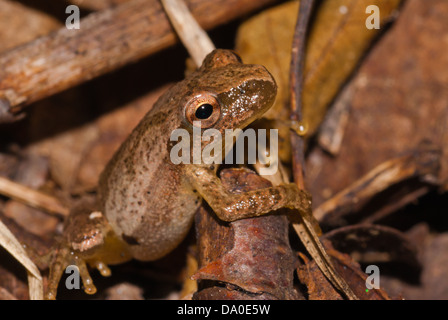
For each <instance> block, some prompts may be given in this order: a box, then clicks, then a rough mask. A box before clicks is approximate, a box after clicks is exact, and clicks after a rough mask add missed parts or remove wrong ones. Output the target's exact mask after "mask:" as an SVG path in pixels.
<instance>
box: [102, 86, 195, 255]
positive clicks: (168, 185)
mask: <svg viewBox="0 0 448 320" xmlns="http://www.w3.org/2000/svg"><path fill="white" fill-rule="evenodd" d="M177 87H180V88H181V86H179V85H177ZM172 92H176V87H173V88H172V89H171V90H169V91H168V92H167V93H166V94H165V95H163V96H162V97H161V98H160V99H159V100H158V101H157V103H156V104H155V105H154V107H153V108H152V109H151V110H150V111H149V112H148V113H147V115H146V116H145V117H144V118H143V119H142V121H141V122H140V123H139V125H138V126H137V127H136V128H135V129H134V131H133V132H132V133H131V135H130V136H129V137H128V139H127V140H126V141H125V142H124V143H123V144H122V146H121V147H120V149H119V150H118V151H117V152H116V154H115V155H114V157H113V158H112V159H111V161H110V162H109V164H108V165H107V167H106V168H105V170H104V171H103V173H102V174H101V177H100V183H99V196H100V202H101V204H102V210H103V212H104V213H105V215H106V217H107V219H108V221H109V223H110V224H111V226H112V227H113V229H114V230H115V232H116V233H117V234H118V236H121V237H122V238H123V240H124V241H126V242H127V243H128V244H129V245H130V248H131V252H132V254H133V256H134V257H135V258H137V259H140V260H155V259H158V258H160V257H162V256H164V255H165V254H166V253H168V252H169V251H171V250H172V249H174V248H175V247H176V246H177V245H178V244H179V242H180V241H182V239H183V238H184V237H185V235H186V233H187V232H188V230H189V228H190V226H191V223H192V220H193V215H194V213H195V211H196V209H197V208H198V206H199V205H200V204H199V198H198V197H197V196H195V194H192V193H191V192H189V191H188V188H185V187H184V182H183V181H182V178H181V177H182V170H183V168H184V166H183V165H182V164H179V165H175V164H173V163H172V162H171V160H170V157H169V156H170V155H169V150H168V144H169V138H170V136H171V133H172V131H173V130H174V129H176V128H179V126H180V124H181V119H180V117H179V114H178V108H177V105H178V101H176V96H179V95H175V96H173V94H172Z"/></svg>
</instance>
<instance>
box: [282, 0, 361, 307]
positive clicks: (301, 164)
mask: <svg viewBox="0 0 448 320" xmlns="http://www.w3.org/2000/svg"><path fill="white" fill-rule="evenodd" d="M313 5H314V0H301V1H300V6H299V13H298V18H297V23H296V29H295V33H294V39H293V44H292V51H291V69H290V97H291V99H290V101H291V120H292V121H299V122H300V121H302V120H303V119H302V91H303V77H304V76H303V70H304V64H305V63H304V61H305V47H306V45H305V44H306V34H307V29H308V25H309V21H310V17H311V12H312V9H313ZM291 150H292V161H293V176H294V181H295V183H296V184H297V186H298V187H299V189H302V190H303V189H305V154H304V153H305V144H304V141H303V139H302V137H300V136H299V135H298V134H296V133H295V132H292V133H291ZM293 228H294V230H295V231H296V233H297V235H298V236H299V238H300V240H301V241H302V243H303V244H304V245H305V247H306V249H307V250H308V252H309V253H310V255H311V256H312V257H313V259H314V260H315V261H316V264H317V265H318V266H319V269H320V270H321V271H322V273H323V274H324V276H325V277H326V278H327V279H328V280H329V281H330V282H331V283H332V284H333V285H334V286H335V287H336V288H338V289H339V290H340V291H341V292H342V293H343V294H344V295H345V296H346V297H347V298H348V299H350V300H357V299H358V297H357V296H356V294H355V293H354V292H353V291H352V289H351V288H350V286H349V285H348V284H347V282H346V281H345V280H344V278H342V277H341V276H340V275H339V274H338V273H337V272H336V270H335V268H334V266H333V264H332V262H331V259H330V257H329V256H328V254H327V252H326V251H325V248H324V247H323V245H322V243H321V242H320V240H319V237H318V234H316V232H315V231H314V227H313V226H312V224H311V222H310V221H307V220H306V219H305V218H302V223H300V224H297V223H294V224H293Z"/></svg>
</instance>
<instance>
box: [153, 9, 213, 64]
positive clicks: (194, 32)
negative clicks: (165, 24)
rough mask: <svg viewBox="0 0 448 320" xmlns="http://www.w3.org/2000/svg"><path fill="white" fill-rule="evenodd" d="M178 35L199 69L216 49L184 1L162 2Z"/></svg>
mask: <svg viewBox="0 0 448 320" xmlns="http://www.w3.org/2000/svg"><path fill="white" fill-rule="evenodd" d="M161 1H162V4H163V7H164V9H165V11H166V13H167V15H168V17H169V18H170V21H171V24H172V25H173V27H174V29H175V30H176V33H177V35H178V36H179V38H180V39H181V40H182V43H183V45H184V46H185V47H186V48H187V50H188V53H189V54H190V56H191V58H192V59H193V61H194V62H195V64H196V66H197V67H199V66H201V64H202V61H203V60H204V58H205V56H206V55H207V54H209V53H210V52H212V51H213V50H214V49H215V46H214V44H213V42H212V41H211V40H210V38H209V37H208V35H207V33H205V31H204V29H202V28H201V26H199V24H198V23H197V21H196V19H195V18H194V17H193V16H192V15H191V13H190V10H188V7H187V6H186V5H185V2H184V1H183V0H161Z"/></svg>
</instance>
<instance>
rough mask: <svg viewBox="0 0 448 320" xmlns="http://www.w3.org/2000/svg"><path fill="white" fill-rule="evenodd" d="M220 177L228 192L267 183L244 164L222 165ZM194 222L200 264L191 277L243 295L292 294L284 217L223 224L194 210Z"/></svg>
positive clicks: (290, 257) (292, 296)
mask: <svg viewBox="0 0 448 320" xmlns="http://www.w3.org/2000/svg"><path fill="white" fill-rule="evenodd" d="M221 180H222V182H223V185H224V186H225V187H226V188H227V189H228V190H229V191H230V192H245V191H249V190H254V189H258V188H263V187H268V186H270V185H271V184H270V183H269V182H268V181H267V180H264V179H263V178H261V177H260V176H258V175H257V174H256V173H255V172H253V171H251V170H248V169H224V170H223V171H222V172H221ZM196 222H197V223H196V228H197V231H198V232H197V236H198V248H199V249H200V250H199V252H200V257H199V262H200V264H201V265H200V269H199V271H198V272H197V273H196V274H195V276H194V278H195V279H197V280H214V281H219V282H224V283H226V284H227V288H228V290H227V291H233V289H232V288H239V289H240V290H241V289H242V290H243V291H245V292H246V293H249V294H246V295H245V296H247V297H251V296H253V295H256V296H257V298H259V299H266V298H268V299H282V300H283V299H297V298H298V294H297V292H296V291H295V290H294V288H293V275H294V264H295V257H294V255H293V253H292V250H291V248H290V245H289V238H288V225H289V222H288V218H287V217H286V216H283V215H269V216H263V217H258V218H251V219H243V220H238V221H234V222H231V223H229V224H223V223H222V222H221V223H219V222H218V221H216V220H214V219H213V218H212V217H211V214H210V213H209V212H204V213H199V214H198V216H197V218H196ZM217 235H219V236H217ZM215 239H216V240H215ZM217 241H220V243H219V244H217ZM218 291H219V290H218ZM220 292H221V291H220ZM221 294H223V295H224V296H227V295H228V294H229V293H225V291H222V292H221ZM204 295H205V296H208V293H207V292H206V293H202V291H201V292H200V295H199V296H200V297H202V298H203V297H204ZM196 296H197V295H196ZM231 297H234V298H235V296H234V295H231ZM231 297H230V296H229V297H227V298H231ZM239 298H242V297H239Z"/></svg>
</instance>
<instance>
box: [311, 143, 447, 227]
mask: <svg viewBox="0 0 448 320" xmlns="http://www.w3.org/2000/svg"><path fill="white" fill-rule="evenodd" d="M439 157H440V149H438V148H436V147H435V148H434V147H432V146H423V147H420V149H419V150H417V151H415V152H412V153H410V154H408V155H406V156H402V157H398V158H395V159H391V160H388V161H386V162H383V163H381V164H380V165H378V166H377V167H375V168H374V169H372V170H371V171H369V172H368V173H367V174H366V175H364V176H363V177H361V178H360V179H359V180H357V181H356V182H355V183H353V184H352V185H350V186H349V187H347V188H346V189H344V190H342V191H341V192H339V193H338V194H336V195H335V196H334V197H332V198H331V199H329V200H327V201H326V202H324V203H323V204H321V205H320V206H319V207H318V208H317V209H316V210H314V216H315V217H316V219H318V220H319V221H322V220H324V219H326V218H327V216H329V214H333V215H334V214H337V215H338V216H341V215H343V214H345V213H347V212H350V211H352V210H353V207H354V206H360V205H361V204H362V203H365V202H366V201H367V200H368V199H370V198H372V197H373V196H374V195H376V194H377V193H379V192H381V191H384V190H386V189H387V188H388V187H390V186H392V185H394V184H396V183H398V182H400V181H403V180H406V179H409V178H412V177H416V176H420V177H422V178H425V176H436V175H437V171H438V170H439V166H440V163H439Z"/></svg>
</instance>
